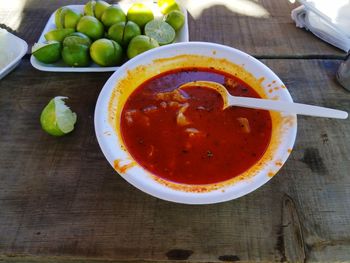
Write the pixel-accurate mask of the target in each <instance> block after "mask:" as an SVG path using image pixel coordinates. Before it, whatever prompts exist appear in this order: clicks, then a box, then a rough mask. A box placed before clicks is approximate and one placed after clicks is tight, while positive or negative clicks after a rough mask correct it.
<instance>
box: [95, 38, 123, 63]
mask: <svg viewBox="0 0 350 263" xmlns="http://www.w3.org/2000/svg"><path fill="white" fill-rule="evenodd" d="M90 56H91V58H92V60H93V61H94V62H95V63H96V64H98V65H100V66H102V67H108V66H117V65H120V63H121V62H122V60H123V49H122V47H121V46H120V45H119V44H118V43H117V42H115V41H114V40H110V39H106V38H101V39H99V40H96V41H95V42H94V43H92V45H91V47H90Z"/></svg>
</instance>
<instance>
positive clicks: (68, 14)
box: [55, 7, 81, 29]
mask: <svg viewBox="0 0 350 263" xmlns="http://www.w3.org/2000/svg"><path fill="white" fill-rule="evenodd" d="M80 18H81V14H80V13H79V12H76V11H74V10H73V9H70V8H68V7H61V8H59V9H57V11H56V13H55V24H56V27H57V28H58V29H61V28H73V29H75V27H76V25H77V24H78V21H79V19H80Z"/></svg>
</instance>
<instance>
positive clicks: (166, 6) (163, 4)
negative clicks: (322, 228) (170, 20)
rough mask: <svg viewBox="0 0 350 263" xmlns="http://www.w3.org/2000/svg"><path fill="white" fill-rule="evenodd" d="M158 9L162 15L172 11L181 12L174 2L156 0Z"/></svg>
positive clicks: (172, 0) (170, 0)
mask: <svg viewBox="0 0 350 263" xmlns="http://www.w3.org/2000/svg"><path fill="white" fill-rule="evenodd" d="M158 7H159V9H160V11H161V12H162V13H163V14H164V15H166V14H168V13H170V12H171V11H173V10H178V11H181V9H180V6H179V4H178V3H177V2H176V1H175V0H158Z"/></svg>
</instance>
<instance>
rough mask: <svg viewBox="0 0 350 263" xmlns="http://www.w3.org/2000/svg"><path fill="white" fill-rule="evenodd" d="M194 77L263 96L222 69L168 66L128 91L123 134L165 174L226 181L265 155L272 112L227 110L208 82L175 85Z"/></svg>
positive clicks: (187, 180) (142, 160) (140, 157)
mask: <svg viewBox="0 0 350 263" xmlns="http://www.w3.org/2000/svg"><path fill="white" fill-rule="evenodd" d="M195 80H207V81H215V82H218V83H221V84H223V85H224V86H225V87H226V88H227V89H228V91H229V92H230V93H231V94H232V95H237V96H247V97H256V98H259V95H258V93H257V92H255V91H254V90H253V89H252V88H251V87H249V86H248V85H247V84H246V83H244V82H242V81H241V80H239V79H237V78H236V77H234V76H232V75H229V74H227V73H224V72H221V71H217V70H212V69H207V68H184V69H177V70H173V71H168V72H165V73H162V74H160V75H157V76H155V77H153V78H151V79H149V80H147V81H146V82H144V83H143V84H142V85H140V86H139V87H138V88H137V89H136V90H135V91H134V92H133V93H132V94H131V95H130V97H129V98H128V100H127V102H126V104H125V106H124V108H123V111H122V117H121V134H122V137H123V141H124V143H125V145H126V147H127V149H128V151H129V153H130V154H131V155H132V157H133V158H134V159H135V160H136V161H137V162H138V163H139V164H140V165H141V166H142V167H144V168H145V169H147V170H148V171H150V172H152V173H153V174H155V175H157V176H159V177H161V178H163V179H166V180H168V181H172V182H176V183H183V184H190V185H194V184H197V185H198V184H212V183H218V182H223V181H226V180H229V179H232V178H234V177H236V176H238V175H240V174H241V173H243V172H244V171H246V170H247V169H249V168H250V167H251V166H253V165H254V164H255V163H256V162H258V161H259V159H260V158H261V157H262V156H263V154H264V152H265V151H266V149H267V147H268V145H269V142H270V139H271V127H272V121H271V117H270V114H269V112H268V111H264V110H255V109H247V108H241V107H230V108H227V109H225V110H223V109H222V107H223V101H222V98H221V96H220V94H219V93H217V92H216V91H214V90H212V89H209V88H205V87H204V88H203V87H189V88H186V89H181V90H179V89H177V88H178V86H180V85H181V84H183V83H186V82H189V81H195Z"/></svg>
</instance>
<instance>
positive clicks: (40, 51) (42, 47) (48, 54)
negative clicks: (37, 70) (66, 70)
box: [32, 41, 62, 64]
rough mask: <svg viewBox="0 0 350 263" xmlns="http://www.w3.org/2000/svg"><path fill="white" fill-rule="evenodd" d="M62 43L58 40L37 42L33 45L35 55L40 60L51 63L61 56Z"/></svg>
mask: <svg viewBox="0 0 350 263" xmlns="http://www.w3.org/2000/svg"><path fill="white" fill-rule="evenodd" d="M61 48H62V45H61V43H60V42H58V41H49V42H47V43H40V44H39V43H35V44H34V46H33V47H32V54H33V56H34V57H35V58H36V59H37V60H39V61H40V62H43V63H46V64H51V63H55V62H57V61H58V60H59V59H60V58H61Z"/></svg>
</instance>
